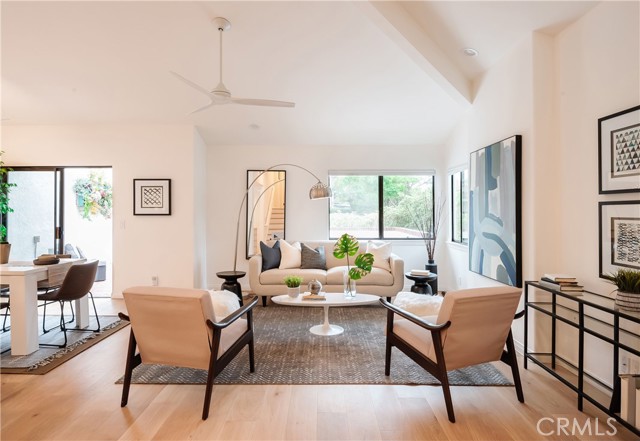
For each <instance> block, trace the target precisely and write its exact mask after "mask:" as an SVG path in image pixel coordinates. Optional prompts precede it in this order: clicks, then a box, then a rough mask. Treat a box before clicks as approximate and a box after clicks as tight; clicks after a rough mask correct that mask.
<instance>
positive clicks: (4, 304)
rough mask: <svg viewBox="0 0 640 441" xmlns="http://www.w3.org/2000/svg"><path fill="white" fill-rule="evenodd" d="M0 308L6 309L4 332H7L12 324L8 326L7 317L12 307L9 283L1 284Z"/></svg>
mask: <svg viewBox="0 0 640 441" xmlns="http://www.w3.org/2000/svg"><path fill="white" fill-rule="evenodd" d="M0 309H4V314H3V316H4V318H3V319H2V332H7V331H8V330H10V329H11V326H7V318H8V316H9V311H10V309H11V298H10V297H9V285H0Z"/></svg>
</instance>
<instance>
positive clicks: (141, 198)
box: [133, 179, 171, 216]
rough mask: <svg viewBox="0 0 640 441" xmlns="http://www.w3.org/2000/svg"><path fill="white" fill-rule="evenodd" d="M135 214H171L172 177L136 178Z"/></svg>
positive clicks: (134, 188)
mask: <svg viewBox="0 0 640 441" xmlns="http://www.w3.org/2000/svg"><path fill="white" fill-rule="evenodd" d="M133 214H134V215H142V216H144V215H147V216H161V215H170V214H171V179H134V180H133Z"/></svg>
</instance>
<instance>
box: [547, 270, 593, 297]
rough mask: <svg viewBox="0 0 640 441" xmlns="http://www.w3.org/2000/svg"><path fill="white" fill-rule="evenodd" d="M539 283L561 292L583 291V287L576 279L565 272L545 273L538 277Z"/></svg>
mask: <svg viewBox="0 0 640 441" xmlns="http://www.w3.org/2000/svg"><path fill="white" fill-rule="evenodd" d="M540 285H542V286H546V287H547V288H551V289H555V290H556V291H562V292H570V293H579V292H582V291H584V287H583V286H582V285H580V284H578V280H577V279H576V278H575V277H573V276H570V275H567V274H545V275H544V276H542V279H540Z"/></svg>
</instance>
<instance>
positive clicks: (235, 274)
mask: <svg viewBox="0 0 640 441" xmlns="http://www.w3.org/2000/svg"><path fill="white" fill-rule="evenodd" d="M246 275H247V273H246V272H244V271H220V272H219V273H216V276H218V277H220V278H221V279H224V282H223V283H222V285H220V289H221V290H225V289H226V290H227V291H231V292H235V293H236V295H237V296H238V298H239V299H240V304H241V305H242V286H240V282H238V279H241V278H243V277H244V276H246Z"/></svg>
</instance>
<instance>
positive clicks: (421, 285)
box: [404, 273, 438, 295]
mask: <svg viewBox="0 0 640 441" xmlns="http://www.w3.org/2000/svg"><path fill="white" fill-rule="evenodd" d="M404 276H405V277H406V278H407V279H409V280H413V282H414V283H413V286H412V287H411V292H415V293H417V294H431V295H433V294H434V292H433V285H432V284H433V283H434V282H437V280H438V275H437V274H434V273H431V275H430V276H416V275H413V274H411V273H404Z"/></svg>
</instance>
